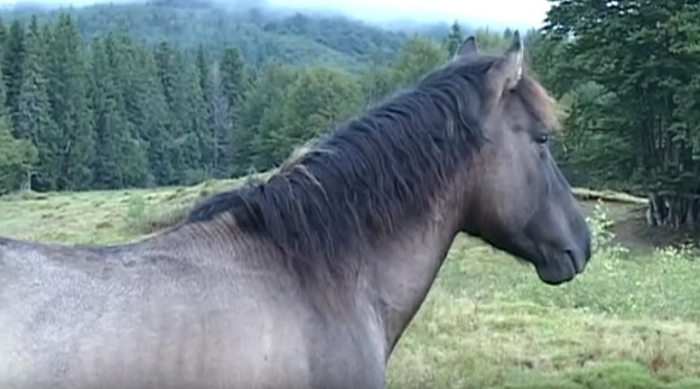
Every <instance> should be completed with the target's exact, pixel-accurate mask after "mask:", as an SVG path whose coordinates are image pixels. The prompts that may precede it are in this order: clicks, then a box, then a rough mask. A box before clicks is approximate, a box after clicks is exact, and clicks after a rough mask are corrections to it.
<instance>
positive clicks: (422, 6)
mask: <svg viewBox="0 0 700 389" xmlns="http://www.w3.org/2000/svg"><path fill="white" fill-rule="evenodd" d="M23 1H24V0H0V3H22V2H23ZM107 1H109V0H102V1H100V2H107ZM124 1H128V0H113V2H115V3H118V2H124ZM221 1H225V0H221ZM32 2H41V3H51V4H64V5H65V4H74V5H85V4H92V3H95V2H96V1H95V0H43V1H42V0H33V1H32ZM267 3H268V4H273V5H276V4H279V5H284V6H287V7H295V6H302V7H313V8H318V7H323V8H324V9H335V10H339V11H343V12H345V13H347V14H349V15H351V16H353V17H356V18H360V19H364V20H368V21H385V20H392V19H404V18H407V19H415V20H419V21H431V22H432V21H445V22H452V21H454V20H455V19H457V20H460V21H466V20H479V21H480V23H479V24H495V25H510V26H513V27H520V26H532V27H537V26H539V25H540V24H541V23H542V20H543V19H544V16H545V12H546V11H547V10H548V9H549V7H550V4H549V2H548V1H547V0H268V1H267Z"/></svg>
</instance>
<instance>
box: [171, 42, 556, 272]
mask: <svg viewBox="0 0 700 389" xmlns="http://www.w3.org/2000/svg"><path fill="white" fill-rule="evenodd" d="M495 59H496V57H490V56H480V57H477V58H476V59H470V60H468V61H466V60H462V61H454V62H451V63H449V64H447V65H445V66H443V67H441V68H439V69H437V70H435V71H433V72H431V73H429V74H428V75H427V76H426V77H424V78H423V79H422V80H421V81H420V82H419V83H417V84H416V85H415V86H413V87H411V88H409V89H407V90H405V91H403V92H402V93H400V94H397V95H396V96H394V97H392V98H390V99H388V100H387V101H385V102H384V103H382V104H379V105H377V106H375V107H372V108H370V109H368V110H367V111H366V112H365V113H364V114H362V115H361V116H359V117H357V118H354V119H352V120H349V121H347V122H346V123H343V124H342V125H339V126H337V127H336V128H334V129H333V131H331V132H330V133H328V134H327V135H326V136H324V137H323V138H321V139H318V140H317V141H315V142H314V143H313V144H311V145H309V146H308V148H307V149H306V150H305V151H304V152H303V153H300V154H299V155H297V156H295V157H294V158H293V159H291V160H290V161H288V162H287V163H286V164H284V165H282V166H281V168H280V170H279V171H278V172H276V173H274V174H273V175H272V176H271V177H270V178H269V179H267V180H266V182H254V183H249V184H248V185H245V186H244V187H242V188H237V189H234V190H230V191H227V192H223V193H219V194H215V195H213V196H211V197H210V198H208V199H207V200H205V201H204V202H203V203H201V204H200V205H198V206H196V207H195V208H194V209H193V210H192V212H191V213H190V214H189V216H188V217H187V219H186V221H185V224H189V223H197V222H203V221H208V220H211V219H213V218H215V217H216V216H217V215H221V214H222V213H229V214H231V215H232V216H233V217H234V219H235V221H236V224H237V225H238V227H239V228H240V229H242V230H243V231H246V232H250V233H253V234H257V235H258V236H260V237H264V238H266V239H268V240H269V242H273V243H274V244H276V245H278V246H279V247H280V248H281V249H282V250H283V252H284V253H285V254H286V255H287V258H289V260H290V264H291V266H292V267H293V269H294V270H295V271H296V272H297V274H298V276H299V277H301V278H302V279H303V280H305V279H307V278H309V277H324V278H325V277H329V276H330V277H333V278H335V277H342V276H343V275H347V274H345V273H347V272H352V271H354V270H356V269H357V267H358V265H359V264H357V263H351V262H349V261H351V259H350V258H352V257H354V256H352V255H344V254H347V253H349V252H351V251H353V250H356V249H357V247H362V246H366V245H373V244H376V243H377V242H379V241H380V240H381V239H382V237H385V236H387V234H391V233H392V232H394V231H396V230H398V229H400V228H401V227H402V226H405V225H407V223H410V222H411V221H412V219H415V218H419V217H421V216H423V215H424V213H425V212H427V211H428V210H429V207H430V205H431V201H432V200H433V199H434V198H435V197H436V195H437V194H438V193H439V192H440V191H441V190H442V189H443V188H444V187H445V185H444V184H445V183H446V182H447V181H448V180H449V179H450V177H452V175H453V173H454V172H455V170H456V169H457V168H460V167H464V164H465V162H466V160H467V159H468V158H469V157H470V156H471V155H473V154H474V153H475V152H476V151H478V149H479V148H480V146H481V144H482V142H483V137H482V134H481V132H480V127H479V125H478V122H477V115H478V111H477V110H478V109H480V107H481V105H482V104H481V102H482V100H483V98H484V96H485V93H486V89H485V88H486V87H487V85H486V84H485V82H487V81H485V77H483V75H484V73H485V72H486V71H487V70H488V68H489V66H490V65H491V64H492V61H494V60H495ZM538 88H539V89H538ZM515 93H516V94H518V95H519V96H521V97H522V98H523V101H524V102H526V107H529V108H528V109H531V110H535V111H537V112H538V113H539V114H540V116H542V117H543V118H547V117H549V116H552V115H551V112H552V111H548V110H547V108H546V107H547V106H546V105H545V104H543V103H544V102H545V101H544V100H543V98H545V96H546V94H543V93H544V90H543V89H542V88H541V87H539V84H537V83H536V82H534V81H533V80H532V79H530V78H528V76H527V75H524V78H523V80H522V81H521V82H520V84H519V86H518V87H517V88H516V90H515ZM528 102H529V105H527V104H528ZM543 107H544V108H543ZM533 112H534V111H533Z"/></svg>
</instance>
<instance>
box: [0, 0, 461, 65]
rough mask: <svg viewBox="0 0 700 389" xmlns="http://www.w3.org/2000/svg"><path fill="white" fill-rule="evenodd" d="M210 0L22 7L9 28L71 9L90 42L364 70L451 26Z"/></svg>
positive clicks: (6, 16) (6, 18) (8, 16)
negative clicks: (388, 23) (111, 40)
mask: <svg viewBox="0 0 700 389" xmlns="http://www.w3.org/2000/svg"><path fill="white" fill-rule="evenodd" d="M220 4H221V3H220V2H214V1H211V0H150V1H148V2H145V3H135V2H131V3H130V2H128V0H125V1H122V2H121V3H114V2H113V3H108V4H97V5H91V6H84V7H58V8H56V7H47V6H45V5H43V4H41V3H33V4H29V3H23V4H22V5H19V6H15V7H13V8H12V9H7V8H6V9H4V10H3V11H2V15H1V16H2V19H3V22H4V23H9V22H10V21H11V20H12V19H19V20H21V21H24V22H27V21H28V19H29V18H30V17H31V15H33V14H35V15H37V16H38V17H39V19H40V20H42V21H55V20H56V19H57V18H58V15H59V14H60V13H61V12H66V13H68V14H70V15H71V16H73V17H74V18H75V19H76V21H77V26H78V30H79V32H80V34H81V35H82V36H83V37H84V38H86V39H87V40H88V41H90V40H91V39H92V38H94V37H97V36H101V35H103V34H105V33H106V32H108V31H118V30H123V31H128V32H129V33H130V34H131V35H132V36H134V37H135V38H137V39H141V40H143V41H145V42H146V43H147V44H149V45H154V44H157V43H159V42H161V41H167V42H169V43H172V44H175V45H177V46H179V47H180V48H181V49H183V50H184V51H185V52H186V53H187V54H188V55H193V54H194V52H195V50H196V48H197V46H198V45H199V44H200V43H201V44H204V46H205V48H206V49H207V50H208V51H209V52H210V53H214V54H216V53H220V52H221V51H222V50H223V48H224V47H225V46H227V45H234V46H236V47H238V48H239V49H240V50H241V52H242V54H243V55H244V57H245V58H246V60H247V61H248V62H249V63H250V64H252V65H255V66H259V65H261V64H262V63H263V62H264V61H265V60H266V59H269V58H277V59H279V60H281V61H283V62H285V63H290V64H297V65H305V64H309V63H314V62H327V63H331V64H333V65H338V66H342V67H345V68H347V69H357V68H358V67H359V66H360V65H362V64H364V63H366V62H367V61H369V60H370V58H375V59H376V58H384V59H387V60H389V59H391V58H393V57H394V56H395V55H396V53H397V51H398V49H399V48H400V46H401V44H402V43H403V42H404V40H405V39H406V38H407V37H409V36H410V34H411V33H413V32H416V31H419V32H421V33H426V34H428V35H430V36H432V37H434V38H436V39H441V38H442V37H444V36H445V34H446V33H447V31H448V30H447V26H446V25H416V24H413V25H410V26H409V25H406V26H400V25H396V24H395V25H394V26H393V28H386V27H380V26H378V25H374V24H370V23H365V22H362V21H359V20H355V19H351V18H348V17H344V16H341V15H338V14H335V15H333V14H331V13H325V14H323V13H316V12H304V13H302V12H299V11H295V10H292V9H285V8H271V7H266V6H265V5H263V6H260V2H256V1H252V0H244V1H238V2H235V3H232V4H229V5H227V6H222V5H220Z"/></svg>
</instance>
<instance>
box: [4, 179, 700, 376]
mask: <svg viewBox="0 0 700 389" xmlns="http://www.w3.org/2000/svg"><path fill="white" fill-rule="evenodd" d="M236 183H237V181H220V182H217V181H210V182H206V183H203V184H200V185H197V186H195V187H190V188H159V189H156V190H129V191H103V192H87V193H63V194H25V195H16V196H6V197H3V198H0V235H4V236H11V237H16V238H29V239H37V240H43V241H53V242H64V243H115V242H124V241H130V240H133V239H138V237H139V236H143V235H144V234H148V233H151V232H154V231H155V230H157V229H158V228H159V227H162V226H164V225H167V224H169V223H172V222H174V221H177V220H179V219H180V218H181V217H182V216H183V215H184V212H185V211H186V210H187V209H188V207H189V206H190V205H191V204H192V202H193V201H195V200H197V199H199V198H201V197H202V196H204V195H207V194H209V193H212V192H213V191H216V190H220V189H223V188H226V187H229V186H231V185H234V184H236ZM588 205H590V204H588ZM610 207H612V205H610V206H608V208H607V209H608V211H610V212H611V213H614V211H615V210H614V209H613V208H610ZM588 208H591V207H588ZM601 221H604V220H603V219H601V218H595V219H593V220H592V223H593V225H594V227H595V228H596V231H598V232H601V231H602V228H603V227H604V226H603V225H602V224H601ZM597 236H598V237H599V238H602V239H603V240H601V242H602V243H605V241H610V238H611V237H610V236H607V237H606V236H605V234H598V235H597ZM698 274H700V261H696V260H694V257H693V255H692V254H691V253H690V252H682V251H674V250H657V251H655V252H648V253H645V254H643V255H642V254H634V255H633V254H631V253H630V252H627V251H625V250H623V249H620V248H619V247H615V246H611V247H608V248H606V247H602V246H601V247H600V248H599V249H598V250H597V252H596V254H595V257H594V259H593V261H592V262H591V263H590V265H589V268H588V269H587V271H586V273H585V274H584V275H582V276H580V277H579V278H578V279H577V280H576V281H574V282H572V283H570V284H567V285H564V286H561V287H551V286H547V285H544V284H543V283H541V282H540V281H539V280H538V279H537V276H536V274H535V272H534V270H533V269H532V268H530V267H528V266H525V265H522V264H520V263H518V262H516V261H514V260H513V259H512V258H510V257H509V256H507V255H505V254H503V253H500V252H497V251H495V250H493V249H491V248H489V247H487V246H484V245H483V244H480V243H479V242H477V241H474V240H473V239H469V238H465V237H460V238H459V239H458V240H457V241H456V243H455V245H454V246H453V248H452V250H451V251H450V253H449V258H448V260H447V262H446V264H445V266H444V267H443V269H442V271H441V273H440V275H439V277H438V280H437V282H436V284H435V286H434V287H433V289H432V290H431V292H430V294H429V296H428V298H427V300H426V302H425V304H424V305H423V307H422V308H421V310H420V311H419V313H418V314H417V316H416V318H415V320H414V321H413V323H412V324H411V326H410V327H409V328H408V329H407V331H406V333H405V334H404V337H403V338H402V339H401V341H400V343H399V345H398V347H397V349H396V351H395V354H394V355H393V357H392V359H391V361H390V364H389V377H388V380H389V382H388V384H389V388H392V389H399V388H407V389H408V388H421V389H422V388H440V389H442V388H463V389H464V388H481V389H497V388H498V389H516V388H517V389H554V388H561V389H614V388H620V389H656V388H658V389H690V388H700V379H698V378H694V377H700V326H698V324H697V323H698V322H700V282H698V281H697V279H698Z"/></svg>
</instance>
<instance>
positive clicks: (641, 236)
mask: <svg viewBox="0 0 700 389" xmlns="http://www.w3.org/2000/svg"><path fill="white" fill-rule="evenodd" d="M581 203H582V205H583V208H584V209H585V210H586V212H587V213H588V214H591V213H592V212H593V210H594V208H595V205H596V203H595V202H594V201H583V202H581ZM606 209H607V211H608V216H609V217H610V218H612V219H613V220H614V221H615V224H614V226H613V232H614V233H615V240H616V241H617V242H619V243H620V244H622V245H624V246H626V247H628V248H629V249H631V250H635V251H637V250H639V251H651V250H652V249H654V248H656V247H664V246H669V245H677V244H682V243H688V242H695V243H696V244H698V243H700V233H697V232H696V233H690V232H681V231H675V230H672V229H668V228H661V227H654V228H652V227H650V226H648V225H647V223H646V217H645V210H646V208H645V207H644V206H640V205H627V204H616V203H606Z"/></svg>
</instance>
